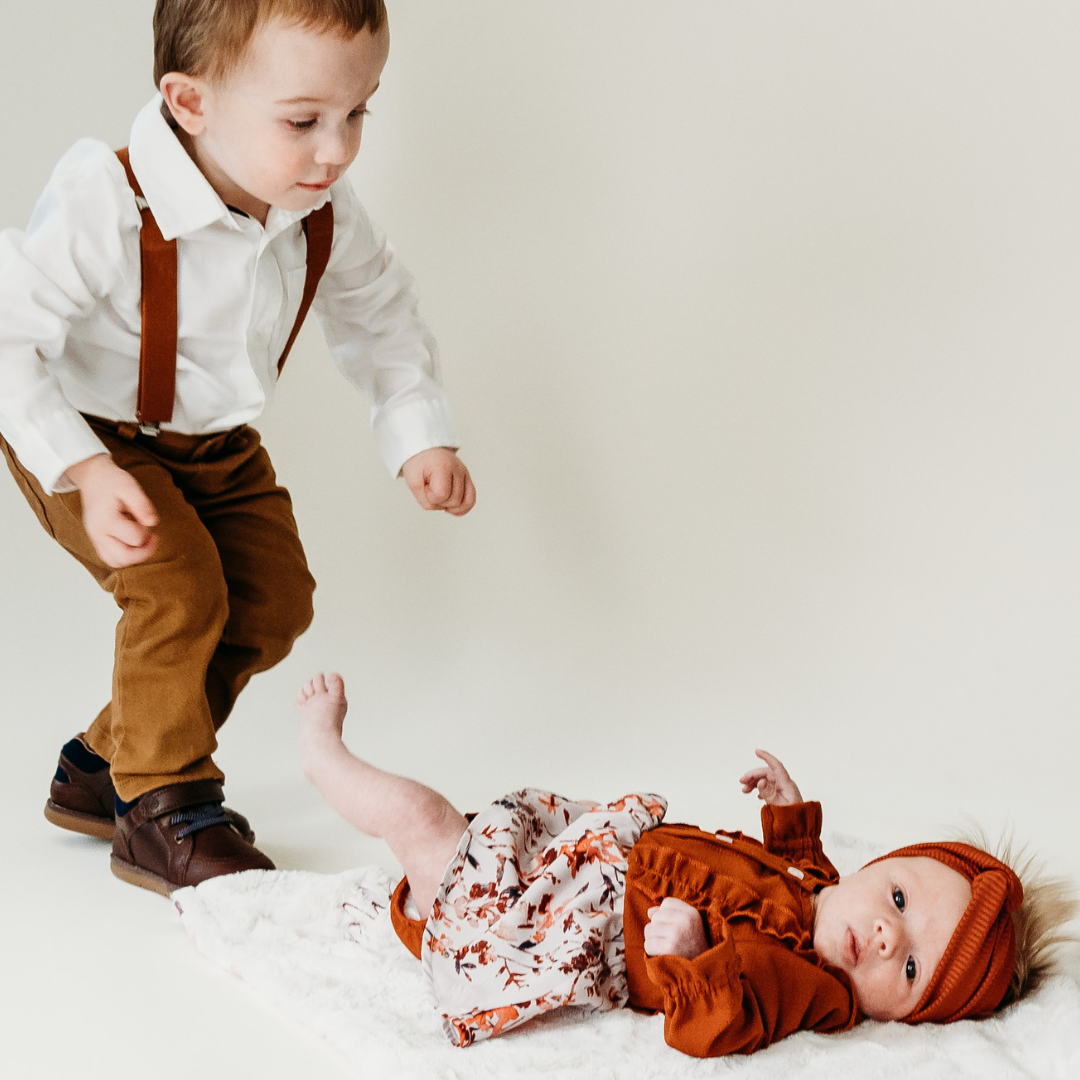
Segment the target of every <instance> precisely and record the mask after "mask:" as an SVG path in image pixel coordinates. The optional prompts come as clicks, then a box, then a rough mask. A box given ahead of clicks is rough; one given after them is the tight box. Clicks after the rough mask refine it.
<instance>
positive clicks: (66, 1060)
mask: <svg viewBox="0 0 1080 1080" xmlns="http://www.w3.org/2000/svg"><path fill="white" fill-rule="evenodd" d="M43 768H44V771H43ZM48 772H49V770H48V767H47V766H46V765H45V764H44V762H42V761H41V760H35V761H34V762H33V764H32V765H30V764H29V763H28V767H27V770H26V774H25V775H24V776H22V777H21V778H20V781H19V783H18V784H17V785H15V789H14V790H12V789H10V788H9V789H8V790H6V791H5V792H4V793H3V804H2V805H3V813H4V817H5V820H6V821H7V822H8V823H9V826H8V830H7V834H8V840H7V844H6V847H7V859H6V864H7V869H6V872H5V875H4V877H5V886H6V887H5V888H4V890H3V900H2V901H0V906H2V918H3V922H4V925H5V926H7V927H8V935H7V940H6V941H5V943H4V948H3V955H4V963H3V967H4V974H5V977H4V979H3V981H2V984H0V1029H2V1031H3V1035H2V1037H0V1074H2V1075H4V1076H5V1077H9V1078H11V1080H16V1078H18V1080H39V1078H41V1080H52V1078H57V1077H63V1076H71V1075H78V1076H80V1077H85V1078H86V1080H97V1078H102V1080H104V1078H106V1077H108V1078H120V1077H123V1076H125V1075H131V1076H133V1075H145V1074H146V1072H147V1069H146V1063H150V1062H152V1063H153V1068H152V1074H153V1075H154V1076H156V1077H160V1078H161V1080H172V1078H178V1080H179V1078H181V1077H185V1078H186V1077H191V1076H199V1077H201V1078H203V1080H224V1078H236V1077H244V1076H259V1077H264V1078H266V1080H272V1078H276V1077H297V1076H303V1077H319V1078H324V1077H325V1078H327V1080H337V1078H339V1077H341V1078H344V1077H345V1076H347V1075H348V1073H347V1071H346V1069H345V1068H344V1066H343V1065H342V1064H341V1063H340V1062H339V1060H338V1059H337V1058H336V1057H335V1055H334V1054H333V1053H332V1052H331V1051H330V1050H329V1049H328V1048H327V1047H326V1046H325V1045H324V1044H323V1043H322V1042H321V1040H319V1039H318V1038H316V1037H315V1036H314V1035H311V1034H309V1033H308V1032H307V1031H305V1030H304V1029H303V1028H301V1027H300V1026H298V1025H295V1024H293V1023H291V1022H290V1021H288V1020H285V1019H283V1018H282V1017H281V1016H279V1015H277V1014H275V1013H274V1012H273V1011H272V1010H270V1009H269V1008H267V1007H266V1006H265V1005H263V1004H262V1003H261V1002H260V1001H258V1000H257V999H256V998H255V997H254V996H253V995H252V994H251V993H250V992H249V991H248V989H247V987H245V986H244V985H243V983H242V982H240V981H239V980H238V979H235V978H233V977H231V976H230V975H228V974H227V973H225V972H223V971H221V970H220V969H218V968H216V967H215V966H214V965H213V964H211V963H209V962H207V961H206V960H205V959H204V958H203V957H202V956H201V955H199V953H197V952H196V951H195V949H194V948H193V947H192V944H191V942H190V941H189V939H188V937H187V935H186V934H185V932H184V930H183V929H182V927H181V924H180V920H179V918H178V917H177V915H176V912H175V911H174V909H173V906H172V904H171V903H170V902H169V901H168V900H166V899H164V898H163V897H161V896H157V895H155V894H153V893H150V892H147V891H145V890H142V889H136V888H132V887H131V886H128V885H125V884H123V883H121V882H120V881H118V880H117V879H116V878H114V877H113V876H112V874H111V873H110V871H109V846H108V845H107V844H105V843H102V842H100V841H96V840H92V839H89V838H84V837H79V836H75V835H73V834H65V833H63V832H61V831H60V830H58V829H56V828H54V827H53V826H51V825H49V824H48V822H46V821H45V819H44V817H43V816H42V815H41V805H39V804H43V803H44V797H45V794H46V793H47V781H48ZM307 796H308V792H307V791H306V790H305V786H304V781H303V779H302V778H301V777H297V778H296V779H295V781H294V782H293V783H292V784H291V785H283V786H282V787H279V788H277V789H276V790H270V789H267V790H266V791H265V792H264V793H263V794H262V795H261V797H260V796H257V795H251V796H250V797H245V798H243V799H242V800H241V799H239V798H238V799H237V800H236V804H237V805H241V802H242V805H243V806H244V808H245V810H246V811H247V812H248V813H249V814H250V815H251V817H252V818H253V820H254V821H256V822H257V823H258V829H259V831H260V832H261V833H262V835H263V837H265V842H263V847H264V848H265V849H266V850H267V851H268V852H269V853H270V854H271V855H272V857H273V858H275V859H276V860H277V861H278V862H279V864H280V865H289V866H301V865H303V866H307V867H309V868H311V869H341V868H344V867H346V866H348V865H350V864H353V863H356V862H360V861H367V862H370V861H374V860H375V859H376V858H377V857H378V855H379V852H377V851H372V852H370V853H369V854H367V855H366V856H365V855H364V854H363V853H362V852H361V850H360V847H362V845H363V842H362V841H359V846H358V845H357V844H353V846H352V848H351V849H350V848H349V846H348V845H349V841H350V838H349V837H348V835H347V831H346V829H345V827H344V826H342V827H341V830H340V831H341V834H342V836H341V839H342V847H341V850H340V851H339V852H334V851H333V850H331V849H330V848H328V847H325V846H323V847H319V846H318V845H312V846H311V848H310V850H308V851H307V852H306V853H305V852H304V851H303V845H302V844H299V843H298V844H297V845H296V846H293V845H292V844H291V842H290V841H291V837H292V835H293V833H292V830H291V829H290V828H289V826H288V825H287V823H286V818H288V817H290V816H293V815H296V811H297V808H298V807H300V806H301V805H306V804H307ZM312 802H313V800H312ZM315 810H316V812H318V810H319V808H318V807H317V806H316V807H315ZM301 818H303V820H304V821H309V819H308V818H306V817H304V816H303V813H302V812H301V813H300V814H299V815H297V816H294V819H293V824H294V825H295V824H298V822H299V820H300V819H301ZM310 825H311V826H314V828H313V830H312V831H313V832H323V833H325V832H326V831H327V830H329V831H331V832H336V828H337V827H336V824H335V822H334V821H333V820H331V818H330V817H329V815H327V820H326V821H325V822H323V821H319V822H316V821H314V820H310ZM373 847H374V845H373ZM129 1070H130V1071H129Z"/></svg>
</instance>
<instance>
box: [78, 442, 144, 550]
mask: <svg viewBox="0 0 1080 1080" xmlns="http://www.w3.org/2000/svg"><path fill="white" fill-rule="evenodd" d="M67 477H68V479H69V480H70V481H71V482H72V483H73V484H74V485H75V486H76V487H77V488H78V489H79V493H80V494H81V495H82V508H83V528H84V529H86V535H87V536H89V537H90V543H92V544H93V545H94V550H95V551H96V552H97V553H98V555H99V556H100V557H101V561H102V562H103V563H105V565H106V566H111V567H114V568H115V569H120V568H122V567H125V566H134V565H135V564H136V563H141V562H145V561H146V560H147V559H149V558H150V556H151V555H153V554H154V550H155V548H156V547H157V537H156V536H155V535H154V534H153V532H152V531H151V530H152V529H153V528H154V526H155V525H156V524H157V523H158V516H157V511H156V510H155V509H154V504H153V503H152V502H151V501H150V500H149V499H148V498H147V497H146V492H144V491H143V489H142V488H141V487H140V486H139V482H138V481H137V480H136V479H135V477H134V476H132V475H131V473H129V472H125V471H124V470H123V469H121V468H120V466H119V465H114V464H113V460H112V458H110V457H109V456H108V455H107V454H96V455H95V456H94V457H91V458H86V460H85V461H80V462H79V463H78V464H77V465H72V466H71V467H70V468H69V469H68V470H67Z"/></svg>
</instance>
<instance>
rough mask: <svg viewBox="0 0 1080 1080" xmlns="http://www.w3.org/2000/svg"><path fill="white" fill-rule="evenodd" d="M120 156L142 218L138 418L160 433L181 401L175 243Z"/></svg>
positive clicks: (121, 152)
mask: <svg viewBox="0 0 1080 1080" xmlns="http://www.w3.org/2000/svg"><path fill="white" fill-rule="evenodd" d="M116 156H117V157H118V158H119V159H120V163H121V164H122V165H123V166H124V172H126V173H127V178H128V183H129V184H130V185H131V190H132V191H134V192H135V203H136V205H137V206H138V207H139V213H140V214H142V229H141V230H140V231H139V247H140V249H141V251H142V341H141V342H140V345H139V396H138V398H137V399H136V404H135V418H136V419H137V420H138V421H139V423H140V425H146V426H147V427H148V428H150V429H152V430H153V431H154V432H155V433H156V431H157V426H158V425H159V424H161V423H164V422H166V421H168V420H171V419H172V414H173V401H174V400H175V398H176V241H175V240H166V239H165V238H164V237H163V236H162V235H161V230H160V229H159V228H158V223H157V222H156V221H155V220H154V215H153V214H152V213H151V212H150V206H149V204H148V203H147V201H146V199H145V198H144V197H143V193H142V188H141V187H139V181H138V180H136V179H135V173H134V172H132V169H131V162H130V161H129V160H128V152H127V148H126V147H125V149H123V150H117V152H116Z"/></svg>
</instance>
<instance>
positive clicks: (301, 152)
mask: <svg viewBox="0 0 1080 1080" xmlns="http://www.w3.org/2000/svg"><path fill="white" fill-rule="evenodd" d="M389 48H390V35H389V31H388V29H387V28H386V26H385V25H384V26H383V28H382V30H380V31H379V32H378V33H377V34H372V33H370V31H368V30H367V29H365V30H362V31H361V32H360V33H359V34H356V35H354V36H352V37H347V38H344V37H341V36H340V35H339V34H337V33H333V32H331V33H320V32H316V31H314V30H311V29H308V28H305V27H302V26H291V25H287V24H284V23H282V22H280V21H273V22H270V23H267V24H264V25H263V26H261V27H260V28H259V29H258V30H257V31H256V32H255V35H254V37H253V38H252V40H251V43H250V45H249V48H248V52H247V54H246V56H245V57H244V59H243V60H242V61H241V63H240V66H239V68H237V69H236V70H235V71H234V72H233V73H232V74H231V75H230V76H229V77H228V78H227V79H226V80H225V82H224V83H221V84H202V114H203V115H202V130H201V131H199V132H198V133H196V134H195V135H194V139H193V141H194V143H195V147H196V150H195V155H194V156H195V160H196V162H197V163H198V165H199V167H200V168H201V169H202V170H203V172H204V173H205V174H206V176H207V179H208V180H209V181H210V183H211V185H212V186H213V187H214V188H215V189H216V190H217V192H218V194H219V195H221V196H222V198H223V199H224V201H225V202H226V203H230V204H231V205H234V206H237V207H238V208H239V209H241V210H244V211H246V212H248V213H251V214H252V215H253V216H255V217H258V218H259V219H260V220H264V219H265V214H266V208H267V207H270V206H279V207H281V208H283V209H285V210H306V209H308V208H310V207H311V206H313V205H314V204H315V203H316V202H317V201H318V199H319V197H320V195H321V194H322V192H324V191H325V190H326V189H327V188H328V187H329V186H330V185H331V184H332V183H333V182H334V181H335V180H337V179H338V177H340V176H341V174H342V173H344V172H345V170H346V169H347V168H348V167H349V165H351V164H352V162H353V159H354V158H355V157H356V155H357V152H358V151H359V149H360V135H361V132H362V130H363V125H364V113H365V111H366V107H367V102H368V99H369V98H370V97H371V95H372V94H373V93H374V92H375V90H376V89H377V88H378V85H379V79H380V77H381V75H382V70H383V67H384V66H385V64H386V58H387V55H388V53H389Z"/></svg>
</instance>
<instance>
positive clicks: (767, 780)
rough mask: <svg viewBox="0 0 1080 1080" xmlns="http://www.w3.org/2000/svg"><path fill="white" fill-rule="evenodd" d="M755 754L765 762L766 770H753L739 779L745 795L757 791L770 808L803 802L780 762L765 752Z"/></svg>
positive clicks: (793, 782) (757, 751) (758, 751)
mask: <svg viewBox="0 0 1080 1080" xmlns="http://www.w3.org/2000/svg"><path fill="white" fill-rule="evenodd" d="M754 753H755V754H757V756H758V757H759V758H761V760H762V761H764V762H765V768H761V767H758V768H756V769H751V770H750V771H749V772H748V773H746V774H745V775H744V776H741V777H739V783H740V784H742V789H743V794H744V795H749V794H750V792H751V791H754V790H756V791H757V795H758V798H759V799H761V800H762V802H767V803H768V804H769V805H770V806H786V805H788V804H790V803H797V802H802V801H803V797H802V795H800V794H799V789H798V788H797V787H796V786H795V781H794V780H792V779H791V777H790V776H788V771H787V769H785V768H784V766H783V764H782V763H781V762H780V760H779V759H778V758H774V757H773V756H772V754H769V753H767V752H766V751H764V750H755V751H754Z"/></svg>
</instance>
